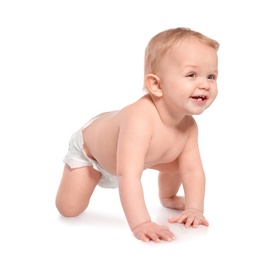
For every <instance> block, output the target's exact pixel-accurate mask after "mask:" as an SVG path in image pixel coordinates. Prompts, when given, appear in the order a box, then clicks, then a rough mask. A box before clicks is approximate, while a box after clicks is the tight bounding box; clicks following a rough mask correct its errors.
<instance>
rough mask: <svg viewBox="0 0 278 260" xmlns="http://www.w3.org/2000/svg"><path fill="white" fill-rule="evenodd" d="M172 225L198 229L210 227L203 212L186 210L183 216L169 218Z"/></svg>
mask: <svg viewBox="0 0 278 260" xmlns="http://www.w3.org/2000/svg"><path fill="white" fill-rule="evenodd" d="M168 221H169V222H170V223H183V224H184V226H185V227H187V228H188V227H190V226H192V227H194V228H196V227H198V226H199V225H204V226H206V227H208V225H209V223H208V221H207V220H206V219H205V217H204V215H203V212H202V211H200V210H197V209H185V210H184V211H183V212H182V213H181V214H179V215H178V216H176V217H172V218H169V219H168Z"/></svg>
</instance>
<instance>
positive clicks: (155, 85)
mask: <svg viewBox="0 0 278 260" xmlns="http://www.w3.org/2000/svg"><path fill="white" fill-rule="evenodd" d="M145 84H146V88H147V89H148V90H149V93H151V94H152V95H154V96H156V97H162V95H163V92H162V89H161V85H160V78H159V77H158V76H156V75H155V74H148V75H147V76H146V79H145Z"/></svg>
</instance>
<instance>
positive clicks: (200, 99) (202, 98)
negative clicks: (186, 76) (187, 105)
mask: <svg viewBox="0 0 278 260" xmlns="http://www.w3.org/2000/svg"><path fill="white" fill-rule="evenodd" d="M191 98H193V99H196V100H198V101H204V100H206V99H207V96H204V95H202V96H192V97H191Z"/></svg>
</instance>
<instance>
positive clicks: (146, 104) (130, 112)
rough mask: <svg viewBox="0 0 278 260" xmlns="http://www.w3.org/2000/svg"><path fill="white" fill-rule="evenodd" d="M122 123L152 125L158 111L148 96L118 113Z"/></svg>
mask: <svg viewBox="0 0 278 260" xmlns="http://www.w3.org/2000/svg"><path fill="white" fill-rule="evenodd" d="M118 116H119V118H120V121H121V123H132V124H139V123H141V124H151V122H153V121H154V119H155V117H156V116H157V111H156V109H155V106H154V104H153V102H152V101H151V99H150V98H149V97H148V96H147V95H146V96H143V97H142V98H140V99H138V100H137V101H135V102H134V103H131V104H130V105H128V106H126V107H124V108H123V109H121V110H120V111H119V112H118Z"/></svg>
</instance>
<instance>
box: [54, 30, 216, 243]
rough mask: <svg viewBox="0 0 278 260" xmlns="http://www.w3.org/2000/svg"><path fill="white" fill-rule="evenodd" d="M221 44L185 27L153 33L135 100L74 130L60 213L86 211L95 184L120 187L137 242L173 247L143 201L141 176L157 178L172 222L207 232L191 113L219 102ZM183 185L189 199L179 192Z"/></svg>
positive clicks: (169, 234) (61, 187) (58, 202)
mask: <svg viewBox="0 0 278 260" xmlns="http://www.w3.org/2000/svg"><path fill="white" fill-rule="evenodd" d="M218 48H219V44H218V42H216V41H215V40H212V39H210V38H208V37H207V36H205V35H203V34H201V33H199V32H196V31H193V30H191V29H187V28H174V29H169V30H166V31H163V32H160V33H158V34H157V35H155V36H154V37H153V38H152V39H151V40H150V42H149V44H148V45H147V47H146V50H145V69H144V89H145V91H146V93H145V94H144V95H143V96H142V97H140V98H139V99H138V100H137V101H136V102H134V103H132V104H129V105H127V106H125V107H123V108H122V109H121V110H119V111H112V112H107V113H103V114H100V115H97V116H96V117H94V118H92V119H91V120H90V121H89V122H88V123H87V124H85V125H84V126H83V127H82V128H80V129H79V130H78V131H76V132H75V133H74V134H73V135H72V138H71V140H70V143H69V150H68V153H67V155H66V156H65V158H64V163H65V166H64V172H63V175H62V179H61V183H60V185H59V189H58V192H57V196H56V207H57V209H58V211H59V212H60V213H61V214H62V215H63V216H65V217H74V216H78V215H79V214H80V213H82V212H83V211H84V210H85V209H86V208H87V206H88V204H89V201H90V198H91V196H92V194H93V192H94V189H95V187H96V185H99V186H101V187H104V188H118V189H119V196H120V200H121V204H122V207H123V210H124V213H125V216H126V219H127V222H128V225H129V227H130V229H131V231H132V232H133V234H134V236H135V237H136V238H137V239H139V240H142V241H145V242H147V241H154V242H159V241H160V240H164V241H172V240H173V239H174V238H175V237H174V234H173V233H172V232H171V231H170V229H169V228H168V227H166V226H161V225H159V224H157V223H155V222H153V221H152V219H151V216H150V215H149V213H148V210H147V208H146V204H145V201H144V194H143V187H142V183H141V176H142V173H143V172H144V170H146V169H154V170H157V171H158V172H159V177H158V187H159V199H160V202H161V204H162V205H163V206H164V207H167V208H170V209H176V210H178V211H179V212H178V213H177V216H174V217H172V218H169V219H168V221H169V222H170V223H181V224H183V225H185V227H190V226H192V227H198V225H205V226H208V225H209V224H208V221H207V220H206V218H205V217H204V197H205V174H204V169H203V166H202V161H201V157H200V152H199V147H198V127H197V124H196V122H195V120H194V118H193V116H194V115H199V114H201V113H203V112H204V111H205V110H206V109H207V108H208V107H209V106H210V105H211V104H212V103H213V101H214V100H215V98H216V96H217V75H218V58H217V51H218ZM181 185H182V187H183V190H184V194H185V196H178V195H177V193H178V191H179V189H180V186H181Z"/></svg>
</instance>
